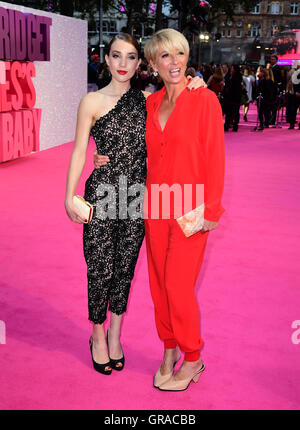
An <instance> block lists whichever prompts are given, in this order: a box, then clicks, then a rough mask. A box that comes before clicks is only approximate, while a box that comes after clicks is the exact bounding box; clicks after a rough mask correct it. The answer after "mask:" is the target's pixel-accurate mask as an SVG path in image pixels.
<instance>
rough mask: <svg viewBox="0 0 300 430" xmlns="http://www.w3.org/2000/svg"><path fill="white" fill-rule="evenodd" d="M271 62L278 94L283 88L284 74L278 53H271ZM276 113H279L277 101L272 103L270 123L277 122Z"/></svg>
mask: <svg viewBox="0 0 300 430" xmlns="http://www.w3.org/2000/svg"><path fill="white" fill-rule="evenodd" d="M270 62H271V70H272V72H273V76H274V83H275V88H276V91H277V95H278V94H279V92H280V91H281V90H282V75H281V68H280V66H279V65H278V64H277V62H278V57H277V55H271V58H270ZM276 114H277V103H276V102H275V103H273V104H272V107H271V120H270V125H274V124H275V121H276Z"/></svg>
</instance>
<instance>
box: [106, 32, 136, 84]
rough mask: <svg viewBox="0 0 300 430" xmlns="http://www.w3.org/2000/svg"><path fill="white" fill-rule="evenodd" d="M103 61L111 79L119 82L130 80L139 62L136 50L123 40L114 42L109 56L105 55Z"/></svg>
mask: <svg viewBox="0 0 300 430" xmlns="http://www.w3.org/2000/svg"><path fill="white" fill-rule="evenodd" d="M105 61H106V63H107V65H108V67H109V71H110V73H111V74H112V77H113V78H114V79H116V80H117V81H119V82H126V81H128V80H130V79H131V78H132V77H133V76H134V74H135V72H136V71H137V69H138V67H139V65H140V62H141V60H139V58H138V52H137V50H136V48H135V47H134V46H133V45H132V44H131V43H128V42H125V41H124V40H115V41H114V43H113V44H112V45H111V48H110V51H109V55H105Z"/></svg>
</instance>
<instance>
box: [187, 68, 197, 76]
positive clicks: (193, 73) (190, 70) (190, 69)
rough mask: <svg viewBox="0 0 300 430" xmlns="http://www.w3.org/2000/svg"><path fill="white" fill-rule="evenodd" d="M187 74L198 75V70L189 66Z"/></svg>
mask: <svg viewBox="0 0 300 430" xmlns="http://www.w3.org/2000/svg"><path fill="white" fill-rule="evenodd" d="M185 76H191V77H192V78H195V77H196V70H195V69H194V67H188V68H187V69H186V72H185Z"/></svg>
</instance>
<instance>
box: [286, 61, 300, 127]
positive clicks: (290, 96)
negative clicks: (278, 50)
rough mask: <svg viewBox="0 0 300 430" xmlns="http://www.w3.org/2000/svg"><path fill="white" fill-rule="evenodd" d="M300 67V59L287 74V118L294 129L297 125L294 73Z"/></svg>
mask: <svg viewBox="0 0 300 430" xmlns="http://www.w3.org/2000/svg"><path fill="white" fill-rule="evenodd" d="M298 67H300V61H297V60H295V61H294V62H293V65H292V67H291V69H290V70H289V71H288V72H287V76H286V111H285V114H286V120H287V122H289V123H290V127H289V129H290V130H292V129H293V128H294V127H295V121H294V116H293V111H294V105H295V91H294V85H293V81H292V75H293V73H294V72H295V70H297V69H298Z"/></svg>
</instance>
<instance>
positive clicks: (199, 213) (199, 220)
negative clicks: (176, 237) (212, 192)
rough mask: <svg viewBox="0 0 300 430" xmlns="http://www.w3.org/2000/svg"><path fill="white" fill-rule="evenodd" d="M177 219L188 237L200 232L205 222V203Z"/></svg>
mask: <svg viewBox="0 0 300 430" xmlns="http://www.w3.org/2000/svg"><path fill="white" fill-rule="evenodd" d="M176 221H177V222H178V224H179V226H180V228H181V230H182V231H183V233H184V234H185V236H186V237H190V236H192V235H193V234H195V233H198V231H200V230H201V229H202V227H203V224H204V203H202V205H200V206H198V207H196V208H195V209H193V210H192V211H190V212H188V213H186V214H185V215H182V216H181V217H179V218H176Z"/></svg>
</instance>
